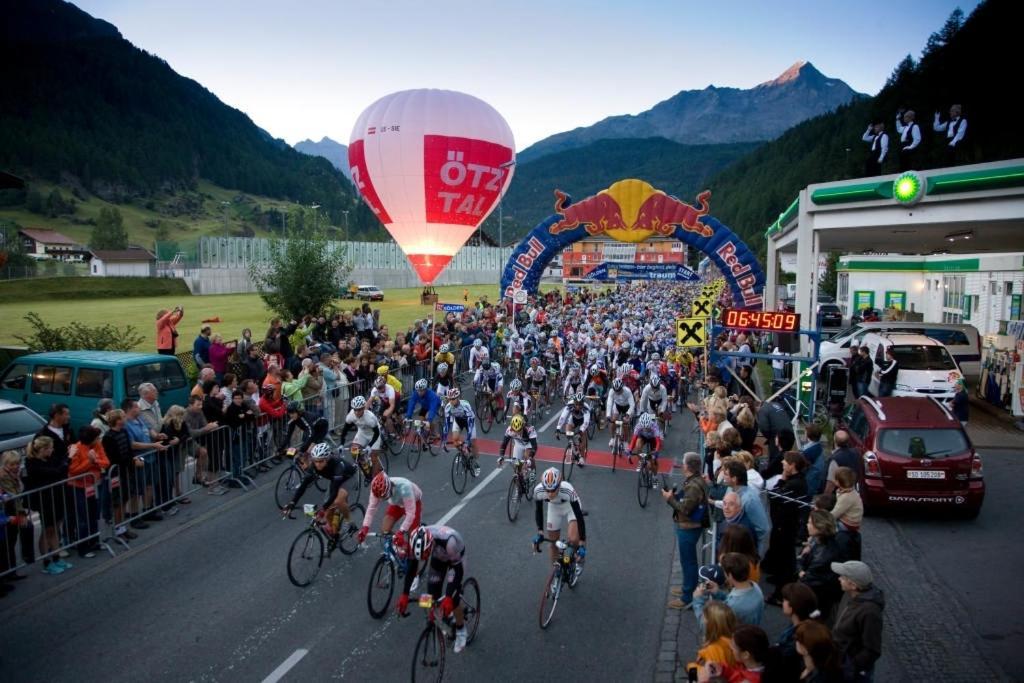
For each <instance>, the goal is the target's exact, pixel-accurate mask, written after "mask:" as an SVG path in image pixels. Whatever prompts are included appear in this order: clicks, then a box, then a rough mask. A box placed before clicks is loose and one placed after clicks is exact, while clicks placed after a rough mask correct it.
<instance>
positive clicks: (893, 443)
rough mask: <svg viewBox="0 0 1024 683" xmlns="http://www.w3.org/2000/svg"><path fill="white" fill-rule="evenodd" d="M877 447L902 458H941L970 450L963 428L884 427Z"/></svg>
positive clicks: (887, 453)
mask: <svg viewBox="0 0 1024 683" xmlns="http://www.w3.org/2000/svg"><path fill="white" fill-rule="evenodd" d="M877 449H878V450H879V451H881V452H882V453H885V454H886V455H894V456H897V457H901V458H913V457H917V458H934V459H936V460H940V459H942V458H948V457H950V456H953V455H960V454H962V453H965V452H966V451H967V450H969V446H968V444H967V437H966V436H965V435H964V432H963V430H961V429H953V428H950V429H921V428H910V429H905V428H899V429H883V430H881V431H879V432H878V444H877Z"/></svg>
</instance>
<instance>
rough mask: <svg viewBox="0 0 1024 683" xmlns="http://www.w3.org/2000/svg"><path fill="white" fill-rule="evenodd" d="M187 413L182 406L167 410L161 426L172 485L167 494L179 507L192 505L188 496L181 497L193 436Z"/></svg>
mask: <svg viewBox="0 0 1024 683" xmlns="http://www.w3.org/2000/svg"><path fill="white" fill-rule="evenodd" d="M185 412H186V411H185V409H184V408H182V407H181V406H171V407H170V408H168V409H167V414H166V415H164V420H163V422H162V423H161V426H160V431H161V432H162V433H163V434H164V439H165V443H166V444H167V446H168V449H167V451H166V457H167V460H168V463H169V467H168V470H167V474H168V476H169V480H168V481H169V483H170V486H169V489H170V490H169V491H168V492H167V493H168V500H172V499H173V500H174V501H175V502H176V503H178V504H179V505H189V504H191V503H192V500H191V499H190V498H189V497H188V496H183V495H181V494H182V490H181V489H182V487H181V471H182V470H183V469H185V453H186V452H187V451H188V440H189V438H190V436H191V435H190V433H189V430H188V427H187V426H186V425H185ZM172 509H176V508H172ZM171 514H173V513H171Z"/></svg>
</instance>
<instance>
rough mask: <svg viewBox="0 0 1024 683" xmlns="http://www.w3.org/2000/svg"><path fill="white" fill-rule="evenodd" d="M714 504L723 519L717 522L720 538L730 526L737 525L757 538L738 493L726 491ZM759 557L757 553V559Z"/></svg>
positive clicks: (755, 549) (755, 548) (755, 550)
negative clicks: (718, 508)
mask: <svg viewBox="0 0 1024 683" xmlns="http://www.w3.org/2000/svg"><path fill="white" fill-rule="evenodd" d="M716 506H718V507H721V509H722V516H723V517H724V519H723V521H722V522H720V523H719V524H718V534H719V537H720V538H723V537H724V536H725V533H726V532H727V531H728V530H729V528H730V527H733V526H739V527H742V528H744V529H746V530H747V531H748V532H749V533H750V535H751V537H752V538H754V539H756V538H757V529H756V528H755V527H754V524H753V523H752V522H751V521H750V518H749V517H748V516H747V514H746V513H745V512H744V511H743V501H742V500H740V494H738V493H736V492H735V491H727V492H726V494H725V495H724V496H722V500H721V501H719V502H718V503H716ZM754 552H755V553H756V552H757V543H756V540H755V544H754ZM760 560H761V558H760V555H758V561H759V562H760Z"/></svg>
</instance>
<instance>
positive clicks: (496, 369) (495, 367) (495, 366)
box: [491, 362, 501, 372]
mask: <svg viewBox="0 0 1024 683" xmlns="http://www.w3.org/2000/svg"><path fill="white" fill-rule="evenodd" d="M491 372H501V366H500V365H498V364H497V363H496V362H495V363H491Z"/></svg>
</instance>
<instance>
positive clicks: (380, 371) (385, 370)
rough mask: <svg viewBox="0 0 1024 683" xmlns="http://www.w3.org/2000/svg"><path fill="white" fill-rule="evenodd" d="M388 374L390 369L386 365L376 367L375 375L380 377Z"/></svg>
mask: <svg viewBox="0 0 1024 683" xmlns="http://www.w3.org/2000/svg"><path fill="white" fill-rule="evenodd" d="M389 372H391V368H390V367H389V366H387V365H380V366H378V367H377V374H378V375H380V376H382V377H383V376H385V375H387V374H388V373H389Z"/></svg>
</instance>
